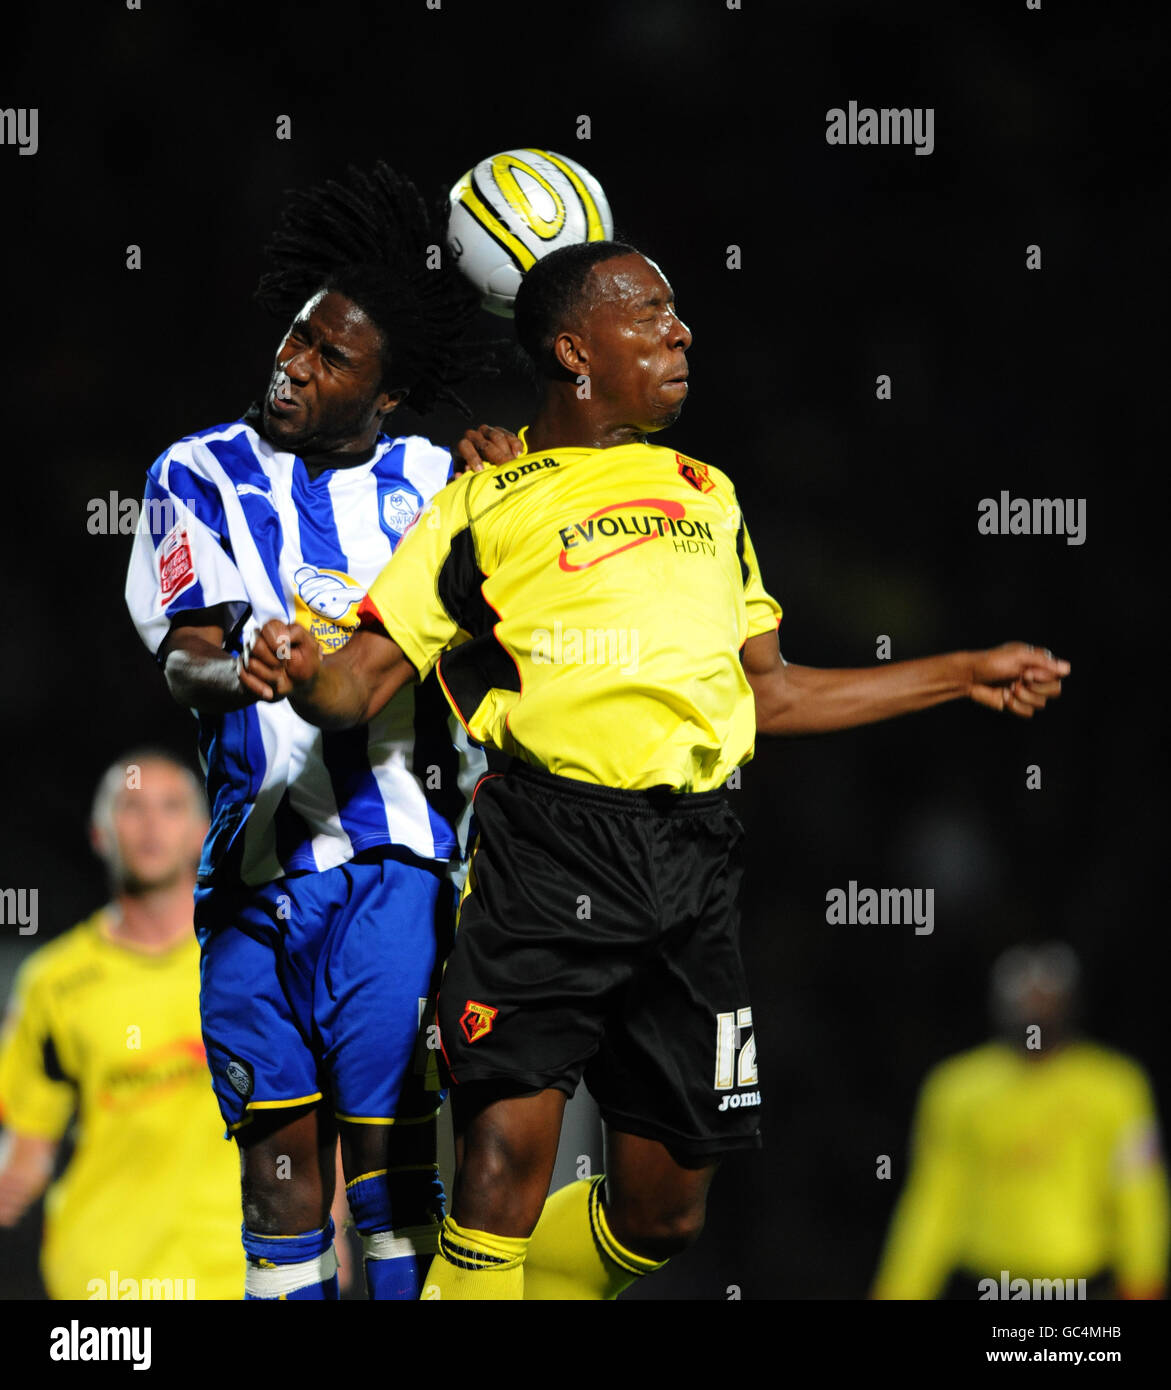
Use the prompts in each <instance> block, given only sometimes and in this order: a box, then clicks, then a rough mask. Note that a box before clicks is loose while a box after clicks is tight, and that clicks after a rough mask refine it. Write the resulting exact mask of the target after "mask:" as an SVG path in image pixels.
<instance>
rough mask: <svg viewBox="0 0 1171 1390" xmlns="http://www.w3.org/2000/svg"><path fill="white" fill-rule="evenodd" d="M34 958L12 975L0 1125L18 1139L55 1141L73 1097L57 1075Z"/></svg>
mask: <svg viewBox="0 0 1171 1390" xmlns="http://www.w3.org/2000/svg"><path fill="white" fill-rule="evenodd" d="M37 964H38V962H37V959H36V957H35V956H34V957H33V958H32V959H30V960H29V961H27V962H26V963H25V965H24V966H23V967H22V969H21V970H20V971H19V972H18V974H17V977H16V983H15V985H14V987H13V993H12V999H11V1001H10V1003H9V1006H8V1013H7V1015H6V1017H5V1021H4V1030H3V1034H2V1035H0V1123H2V1124H3V1125H4V1126H5V1128H7V1129H11V1130H14V1131H15V1132H16V1133H18V1134H28V1135H33V1136H35V1137H36V1138H38V1139H53V1140H56V1139H60V1138H61V1136H62V1135H63V1134H64V1133H65V1130H66V1128H67V1126H68V1124H69V1120H70V1117H71V1116H72V1114H73V1111H74V1109H75V1106H76V1097H77V1093H76V1091H75V1089H74V1087H73V1086H72V1084H70V1082H68V1081H67V1080H66V1079H65V1078H64V1075H63V1073H62V1072H61V1070H60V1065H59V1062H58V1061H57V1057H58V1045H57V1042H56V1040H55V1038H54V1036H53V1025H52V1020H51V1011H50V1009H49V1004H48V990H47V988H46V986H45V982H44V980H43V978H41V976H40V974H39V972H38V970H37Z"/></svg>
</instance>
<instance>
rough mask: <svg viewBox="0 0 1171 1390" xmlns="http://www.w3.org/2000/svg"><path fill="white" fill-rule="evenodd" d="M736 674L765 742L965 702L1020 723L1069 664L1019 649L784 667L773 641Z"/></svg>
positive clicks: (756, 643) (751, 647)
mask: <svg viewBox="0 0 1171 1390" xmlns="http://www.w3.org/2000/svg"><path fill="white" fill-rule="evenodd" d="M741 660H742V662H743V665H744V674H745V675H746V676H747V677H748V683H749V685H751V687H752V693H753V695H754V696H755V697H756V727H757V729H758V730H759V731H760V732H761V733H765V734H820V733H830V732H831V731H833V730H834V729H852V728H854V727H856V726H857V725H859V724H874V723H877V722H878V721H879V720H880V719H893V718H894V717H895V716H896V715H900V714H912V713H914V712H915V711H916V710H921V709H930V707H931V706H932V705H939V704H942V703H943V702H944V701H946V700H958V699H965V698H966V699H970V700H975V702H976V703H977V704H980V705H986V706H987V707H988V708H989V709H994V710H1009V711H1011V713H1013V714H1015V715H1019V716H1020V717H1021V718H1022V719H1031V718H1032V717H1033V714H1034V713H1035V712H1036V711H1037V710H1039V709H1044V708H1045V704H1046V702H1047V701H1048V700H1051V699H1054V698H1056V697H1057V696H1058V695H1060V694H1061V678H1062V677H1063V676H1067V675H1069V670H1070V667H1069V662H1068V661H1061V660H1058V659H1057V658H1056V657H1054V656H1053V655H1052V654H1051V653H1050V652H1048V651H1046V650H1045V649H1044V648H1042V647H1031V646H1029V644H1028V643H1027V642H1006V643H1005V644H1004V646H1002V647H993V648H991V649H990V650H989V651H983V652H949V653H947V654H946V655H943V656H928V657H923V658H922V659H921V660H918V661H896V662H893V663H892V664H890V665H888V666H876V667H869V668H861V669H858V670H823V669H819V668H817V667H813V666H794V665H790V664H786V662H785V661H784V660H783V659H782V657H781V653H780V649H779V647H778V645H777V639H776V636H775V635H774V634H773V633H771V632H767V633H762V634H760V635H759V636H757V637H751V638H749V640H748V641H747V642H745V644H744V649H743V653H742V656H741Z"/></svg>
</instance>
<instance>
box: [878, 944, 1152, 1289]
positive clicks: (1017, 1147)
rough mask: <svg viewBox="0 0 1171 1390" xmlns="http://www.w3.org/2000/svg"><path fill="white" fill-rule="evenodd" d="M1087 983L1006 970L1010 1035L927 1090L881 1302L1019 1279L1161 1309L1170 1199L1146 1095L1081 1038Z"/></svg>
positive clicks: (998, 1003) (1000, 975) (1125, 1064)
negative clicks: (1079, 1000)
mask: <svg viewBox="0 0 1171 1390" xmlns="http://www.w3.org/2000/svg"><path fill="white" fill-rule="evenodd" d="M1078 974H1079V968H1078V963H1077V958H1076V957H1075V956H1074V954H1073V952H1072V950H1070V948H1069V947H1068V946H1064V945H1056V944H1051V945H1046V946H1042V947H1038V948H1035V949H1032V948H1027V947H1014V948H1013V949H1011V950H1010V951H1008V952H1006V953H1005V954H1004V955H1003V956H1001V957H1000V959H999V960H998V961H997V962H996V964H995V966H994V967H993V971H992V1011H993V1015H994V1018H995V1022H996V1027H997V1031H998V1033H999V1035H1000V1036H999V1038H998V1040H996V1041H992V1042H989V1043H986V1044H984V1045H983V1046H982V1047H977V1048H974V1049H972V1050H971V1051H970V1052H964V1053H961V1054H960V1055H958V1056H956V1057H952V1058H949V1059H948V1060H947V1061H945V1062H943V1063H941V1064H940V1065H939V1066H937V1067H936V1068H935V1069H934V1070H933V1071H932V1072H931V1073H930V1075H929V1076H928V1077H927V1080H926V1081H925V1082H924V1085H923V1089H922V1092H921V1094H920V1098H919V1105H918V1114H917V1116H916V1120H915V1130H914V1139H913V1146H912V1169H911V1174H910V1177H909V1179H908V1181H907V1185H906V1188H905V1190H904V1192H903V1194H902V1197H901V1199H900V1201H899V1204H898V1208H897V1210H896V1212H895V1216H894V1220H893V1222H892V1224H891V1228H890V1232H889V1235H888V1238H887V1244H886V1250H885V1252H884V1254H883V1257H882V1261H881V1264H880V1266H879V1270H878V1274H877V1276H876V1279H875V1283H874V1289H873V1296H874V1297H875V1298H884V1299H893V1298H937V1297H940V1296H941V1295H943V1296H947V1297H953V1298H980V1297H1005V1296H1006V1290H1008V1289H1009V1288H1011V1287H1012V1286H1011V1281H1012V1280H1014V1279H1024V1280H1027V1281H1029V1289H1030V1290H1032V1288H1033V1285H1032V1281H1033V1280H1034V1279H1039V1280H1056V1279H1062V1280H1067V1279H1074V1280H1077V1279H1085V1280H1086V1296H1088V1297H1095V1296H1096V1297H1121V1298H1161V1297H1162V1296H1163V1288H1164V1281H1165V1277H1166V1270H1167V1250H1168V1195H1167V1180H1166V1174H1165V1171H1164V1167H1163V1164H1162V1162H1161V1159H1160V1156H1159V1145H1158V1130H1157V1123H1156V1118H1155V1110H1154V1104H1153V1101H1152V1098H1151V1092H1150V1087H1149V1086H1148V1083H1147V1079H1146V1077H1145V1075H1144V1074H1143V1072H1142V1069H1141V1068H1140V1067H1139V1066H1138V1065H1137V1064H1136V1063H1134V1062H1132V1061H1131V1060H1130V1059H1129V1058H1127V1057H1124V1056H1122V1055H1121V1054H1120V1053H1118V1052H1114V1051H1112V1050H1110V1049H1108V1048H1105V1047H1101V1046H1099V1045H1098V1044H1096V1043H1092V1042H1089V1041H1085V1040H1083V1039H1081V1038H1079V1037H1077V1036H1076V1034H1075V1032H1074V1024H1075V1004H1076V989H1077V981H1078ZM949 1276H950V1279H949ZM988 1279H991V1280H993V1281H995V1285H996V1292H992V1290H991V1288H990V1286H989V1285H987V1284H984V1285H983V1287H981V1286H980V1281H981V1280H988ZM1067 1287H1068V1286H1067ZM1072 1287H1073V1289H1074V1290H1075V1291H1076V1290H1077V1288H1078V1286H1077V1285H1076V1284H1075V1285H1073V1286H1072ZM1016 1288H1017V1292H1018V1294H1019V1296H1024V1294H1023V1286H1020V1285H1018V1286H1016ZM1008 1296H1011V1295H1008ZM1066 1296H1068V1294H1067V1295H1066Z"/></svg>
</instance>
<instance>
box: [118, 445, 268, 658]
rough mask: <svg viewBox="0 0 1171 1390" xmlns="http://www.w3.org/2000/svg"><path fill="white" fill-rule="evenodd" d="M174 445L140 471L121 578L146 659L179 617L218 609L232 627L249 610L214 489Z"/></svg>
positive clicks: (190, 458)
mask: <svg viewBox="0 0 1171 1390" xmlns="http://www.w3.org/2000/svg"><path fill="white" fill-rule="evenodd" d="M181 447H182V446H181V445H180V446H175V448H174V449H172V450H168V452H167V453H165V454H163V455H162V456H161V457H160V458H159V459H157V460H156V461H155V463H154V464H153V465H152V467H151V469H150V471H149V472H148V473H147V476H146V488H145V493H144V497H143V503H142V513H141V516H140V518H139V523H138V528H137V530H136V532H135V536H134V548H133V550H132V552H131V555H130V568H129V572H128V573H127V576H126V606H127V607H128V608H129V610H130V616H131V618H132V620H133V622H134V626H135V627H136V628H137V629H138V634H139V636H140V637H141V638H142V640H143V641H144V642H145V643H146V645H147V647H148V648H149V649H150V651H151V652H152V653H157V652H158V650H159V648H160V647H161V646H162V643H163V639H164V638H165V637H166V635H167V633H168V632H169V631H170V627H171V621H172V619H173V618H175V617H176V616H177V615H178V614H180V613H184V612H192V611H195V610H198V609H203V608H215V607H218V606H220V605H224V606H225V607H226V608H227V610H228V612H229V615H230V620H229V622H228V623H227V624H226V626H228V627H232V626H234V625H235V623H236V622H237V621H238V620H239V618H240V617H242V616H243V615H244V613H245V612H246V611H247V610H248V608H249V606H250V604H249V598H248V593H247V591H246V589H245V587H244V580H243V577H242V576H241V574H240V572H239V570H238V569H237V568H236V564H235V561H234V559H233V558H232V554H231V545H230V540H229V537H228V525H227V519H226V516H225V513H224V506H223V501H222V499H221V498H220V495H219V491H218V489H217V488H216V486H215V484H214V483H213V482H212V481H211V480H210V479H209V478H208V477H207V476H206V475H205V474H204V473H203V472H202V470H201V469H200V468H199V465H198V458H197V455H196V453H195V452H194V451H192V452H189V453H187V454H186V455H181V454H180V453H179V452H178V450H179V449H180V448H181Z"/></svg>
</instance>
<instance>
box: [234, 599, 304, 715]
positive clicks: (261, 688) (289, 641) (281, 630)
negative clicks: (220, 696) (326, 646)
mask: <svg viewBox="0 0 1171 1390" xmlns="http://www.w3.org/2000/svg"><path fill="white" fill-rule="evenodd" d="M320 668H321V648H320V647H319V646H318V645H317V642H316V639H315V638H314V637H313V634H312V633H310V632H308V631H306V629H305V628H303V627H301V626H299V625H298V624H297V623H282V622H281V621H280V620H279V619H277V618H270V619H269V621H268V622H267V623H265V625H264V626H263V627H262V628H257V629H255V630H254V631H253V632H252V634H251V635H250V636H249V637H248V638H247V640H246V641H245V643H244V651H243V652H242V653H241V655H240V656H239V657H238V658H237V661H236V671H237V674H238V675H239V677H240V684H241V685H242V686H243V687H244V688H245V690H249V691H251V692H252V694H253V695H255V696H256V697H257V699H259V700H283V699H285V698H286V696H288V695H291V694H292V693H293V690H294V689H295V688H296V687H298V686H302V685H306V684H308V683H309V682H311V681H312V680H313V679H314V678H315V677H316V675H317V672H318V670H319V669H320Z"/></svg>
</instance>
